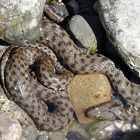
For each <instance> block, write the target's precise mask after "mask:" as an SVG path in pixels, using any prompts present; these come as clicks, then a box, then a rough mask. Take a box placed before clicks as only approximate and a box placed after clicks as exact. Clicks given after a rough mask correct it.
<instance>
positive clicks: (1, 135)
mask: <svg viewBox="0 0 140 140" xmlns="http://www.w3.org/2000/svg"><path fill="white" fill-rule="evenodd" d="M21 137H22V128H21V126H20V123H19V122H18V121H17V120H15V119H13V118H12V116H10V114H8V113H5V112H0V140H21Z"/></svg>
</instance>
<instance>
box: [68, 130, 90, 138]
mask: <svg viewBox="0 0 140 140" xmlns="http://www.w3.org/2000/svg"><path fill="white" fill-rule="evenodd" d="M66 138H67V140H88V139H87V138H85V137H84V136H83V135H81V134H80V133H79V132H77V131H70V132H68V133H67V135H66Z"/></svg>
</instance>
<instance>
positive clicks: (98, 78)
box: [68, 74, 111, 123]
mask: <svg viewBox="0 0 140 140" xmlns="http://www.w3.org/2000/svg"><path fill="white" fill-rule="evenodd" d="M68 95H69V98H70V100H71V102H72V104H73V109H74V111H75V114H76V116H77V118H78V121H79V122H80V123H89V122H92V121H93V120H92V119H90V118H87V117H86V116H85V111H86V109H87V108H89V107H93V106H96V105H99V104H101V103H105V102H108V101H110V99H111V86H110V83H109V81H108V79H107V77H106V76H105V75H103V74H87V75H76V76H75V77H74V79H73V80H72V82H71V83H70V85H69V89H68Z"/></svg>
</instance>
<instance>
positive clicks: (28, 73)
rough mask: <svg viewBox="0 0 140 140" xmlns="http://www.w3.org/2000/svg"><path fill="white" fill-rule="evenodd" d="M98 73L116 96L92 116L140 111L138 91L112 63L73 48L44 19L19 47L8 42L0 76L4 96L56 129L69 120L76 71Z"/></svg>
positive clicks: (120, 115) (59, 29)
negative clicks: (32, 38) (118, 99)
mask: <svg viewBox="0 0 140 140" xmlns="http://www.w3.org/2000/svg"><path fill="white" fill-rule="evenodd" d="M88 73H103V74H105V75H106V76H107V77H108V79H109V81H110V83H111V84H112V86H113V88H114V89H115V90H116V92H117V93H118V95H119V96H120V97H121V101H122V105H120V104H118V103H116V102H115V101H114V100H111V101H110V102H107V103H105V104H101V105H99V106H97V107H95V108H92V110H93V113H94V116H95V117H101V118H107V119H112V120H114V119H121V120H127V119H132V117H134V116H137V115H138V114H139V111H140V98H139V94H138V93H136V92H134V88H133V85H132V83H131V82H130V81H129V80H128V79H127V78H126V77H125V75H124V74H123V72H122V71H121V70H120V69H118V68H116V66H115V64H114V62H113V61H112V60H111V59H109V58H107V57H106V56H104V55H102V54H98V53H96V54H94V55H91V54H90V53H88V52H86V51H85V50H83V49H82V48H79V47H78V46H77V45H76V44H75V43H74V41H73V40H72V39H71V37H70V36H69V34H68V33H67V32H66V31H65V30H64V29H63V28H62V27H60V26H59V25H58V24H56V23H54V22H53V21H51V20H49V19H48V18H44V19H43V22H42V30H41V33H40V37H39V39H38V40H37V41H36V42H35V43H32V44H28V43H27V44H26V45H25V46H17V45H11V46H9V47H8V48H7V49H6V51H5V52H4V53H3V55H2V57H1V65H0V75H1V76H0V77H1V83H2V87H3V89H4V91H5V94H6V95H7V96H8V98H9V99H10V100H13V101H14V102H15V103H16V104H18V105H19V106H20V107H21V108H22V109H24V110H25V111H26V112H27V113H28V114H29V116H30V117H31V118H32V119H33V121H34V122H35V124H36V126H37V127H38V128H39V129H41V130H45V131H58V130H60V129H62V128H64V127H66V126H67V125H68V124H69V122H71V120H72V119H73V106H72V103H71V101H70V99H69V96H68V94H67V88H68V84H69V82H70V81H71V80H72V78H73V77H74V75H76V74H88Z"/></svg>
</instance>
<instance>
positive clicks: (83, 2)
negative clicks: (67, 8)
mask: <svg viewBox="0 0 140 140" xmlns="http://www.w3.org/2000/svg"><path fill="white" fill-rule="evenodd" d="M96 1H97V0H80V1H78V2H79V9H80V12H79V15H81V16H82V17H83V18H84V19H85V20H86V21H87V23H88V24H89V25H90V27H91V29H92V30H93V31H94V34H95V36H96V39H97V46H98V48H99V49H100V47H102V46H104V41H105V39H106V35H105V30H104V28H103V27H102V24H101V21H100V18H99V15H98V14H97V13H95V12H94V10H93V4H94V3H95V2H96Z"/></svg>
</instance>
